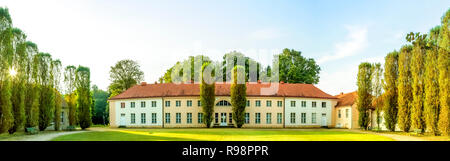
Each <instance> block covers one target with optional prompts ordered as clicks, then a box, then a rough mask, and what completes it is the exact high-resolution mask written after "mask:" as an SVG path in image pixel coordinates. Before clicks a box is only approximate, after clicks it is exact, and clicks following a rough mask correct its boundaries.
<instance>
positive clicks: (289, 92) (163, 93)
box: [111, 83, 337, 100]
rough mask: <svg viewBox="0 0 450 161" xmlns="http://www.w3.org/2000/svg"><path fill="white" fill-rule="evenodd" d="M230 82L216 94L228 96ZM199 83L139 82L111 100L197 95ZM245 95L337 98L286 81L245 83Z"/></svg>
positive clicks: (221, 86) (219, 85)
mask: <svg viewBox="0 0 450 161" xmlns="http://www.w3.org/2000/svg"><path fill="white" fill-rule="evenodd" d="M271 85H273V86H276V85H279V86H278V87H279V88H278V90H273V92H269V93H267V94H264V93H266V92H263V93H261V90H264V89H265V88H269V87H270V86H271ZM230 87H231V84H222V83H220V84H219V83H218V84H216V90H215V91H216V92H215V93H216V96H229V95H230ZM199 95H200V85H199V84H173V83H163V84H141V85H135V86H133V87H131V88H129V89H128V90H126V91H125V92H123V93H121V94H119V95H117V96H114V97H112V98H111V100H116V99H131V98H149V97H183V96H199ZM247 96H258V97H269V96H270V97H305V98H325V99H337V98H336V97H334V96H332V95H329V94H327V93H325V92H323V91H322V90H320V89H319V88H317V87H315V86H314V85H312V84H288V83H276V84H265V83H247Z"/></svg>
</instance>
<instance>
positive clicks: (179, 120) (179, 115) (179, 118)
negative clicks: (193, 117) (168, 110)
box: [175, 113, 181, 124]
mask: <svg viewBox="0 0 450 161" xmlns="http://www.w3.org/2000/svg"><path fill="white" fill-rule="evenodd" d="M175 117H176V118H175V122H176V123H177V124H180V123H181V113H176V116H175Z"/></svg>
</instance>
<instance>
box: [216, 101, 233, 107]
mask: <svg viewBox="0 0 450 161" xmlns="http://www.w3.org/2000/svg"><path fill="white" fill-rule="evenodd" d="M216 106H231V103H230V102H228V101H225V100H222V101H219V102H217V104H216Z"/></svg>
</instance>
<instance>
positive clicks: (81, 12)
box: [0, 0, 450, 95]
mask: <svg viewBox="0 0 450 161" xmlns="http://www.w3.org/2000/svg"><path fill="white" fill-rule="evenodd" d="M0 6H3V7H4V6H6V7H8V8H9V9H10V13H11V16H12V18H13V21H14V22H13V23H14V26H15V27H18V28H21V29H22V30H23V31H24V32H26V33H27V35H28V39H29V40H31V41H33V42H35V43H37V44H38V46H39V49H40V50H41V51H43V52H49V53H50V54H52V55H53V56H54V57H55V58H59V59H61V61H62V62H63V65H69V64H73V65H84V66H88V67H90V68H91V73H92V76H91V79H92V84H96V85H98V86H99V87H100V88H102V89H106V87H107V86H108V85H109V83H110V82H109V80H108V77H109V74H108V72H109V69H110V66H112V65H114V63H115V62H117V61H118V60H121V59H134V60H137V61H138V62H139V63H140V64H141V66H142V70H143V71H144V73H145V81H147V82H150V83H152V82H154V81H156V80H157V79H158V77H160V76H161V75H162V74H163V73H164V72H165V70H166V69H167V68H169V67H170V66H172V65H173V64H174V63H175V62H176V61H179V60H183V59H185V58H187V57H188V56H190V55H197V54H205V55H208V56H209V57H210V58H212V59H213V60H220V59H222V55H223V54H224V53H226V52H229V51H231V50H237V51H241V52H243V53H244V54H246V55H248V56H250V57H252V58H254V59H256V60H258V61H261V62H263V63H265V64H267V63H268V62H270V61H271V60H272V58H273V57H272V55H273V54H277V53H279V52H281V49H283V48H291V49H295V50H299V51H301V52H302V54H303V55H304V56H305V57H311V58H314V59H316V61H318V62H319V64H320V66H321V68H322V71H321V79H320V82H319V84H318V85H317V86H318V87H319V88H321V89H322V90H324V91H325V92H327V93H330V94H333V95H335V94H338V93H339V92H351V91H354V90H356V71H357V65H358V64H359V63H360V62H362V61H370V62H382V61H383V57H384V56H385V55H386V53H388V52H390V51H393V50H394V49H399V48H400V46H401V45H402V44H404V43H406V42H405V40H404V37H405V36H406V33H408V32H410V31H414V32H428V30H429V29H430V28H432V27H434V26H436V25H438V24H440V18H441V16H442V15H443V14H444V12H445V11H447V10H448V9H449V8H450V1H448V0H431V1H415V0H394V1H392V0H391V1H387V0H377V1H343V0H339V1H334V0H333V1H332V0H328V1H325V0H315V1H313V0H310V1H280V0H277V1H275V0H273V1H262V0H241V1H218V0H217V1H206V0H204V1H200V0H198V1H195V0H190V1H174V0H169V1H144V0H127V1H121V0H81V1H79V0H77V1H75V0H73V1H64V0H39V1H31V0H30V1H23V0H1V1H0Z"/></svg>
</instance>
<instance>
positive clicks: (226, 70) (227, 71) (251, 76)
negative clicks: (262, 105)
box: [220, 51, 261, 82]
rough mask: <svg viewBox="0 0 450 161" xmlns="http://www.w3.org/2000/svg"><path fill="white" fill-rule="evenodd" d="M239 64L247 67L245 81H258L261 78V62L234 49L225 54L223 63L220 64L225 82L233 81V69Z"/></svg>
mask: <svg viewBox="0 0 450 161" xmlns="http://www.w3.org/2000/svg"><path fill="white" fill-rule="evenodd" d="M237 65H240V66H243V68H244V69H245V73H244V75H245V82H257V81H258V80H259V74H260V68H261V64H260V63H258V62H256V61H255V60H253V59H251V58H250V57H247V56H245V55H244V54H242V53H240V52H237V51H232V52H229V53H226V54H225V55H224V56H223V60H222V64H221V66H220V68H221V69H222V78H223V82H231V81H232V76H233V74H232V71H233V69H234V67H235V66H237ZM255 67H256V69H255ZM250 68H254V69H250Z"/></svg>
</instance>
